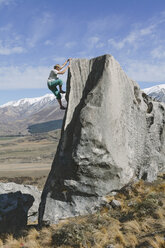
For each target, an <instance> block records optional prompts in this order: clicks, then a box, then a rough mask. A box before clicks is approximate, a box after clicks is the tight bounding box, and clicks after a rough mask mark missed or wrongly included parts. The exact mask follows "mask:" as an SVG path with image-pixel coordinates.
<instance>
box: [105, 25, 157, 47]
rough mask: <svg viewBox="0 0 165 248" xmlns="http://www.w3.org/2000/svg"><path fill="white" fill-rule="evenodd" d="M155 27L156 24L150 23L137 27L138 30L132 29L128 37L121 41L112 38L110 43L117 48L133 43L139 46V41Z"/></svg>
mask: <svg viewBox="0 0 165 248" xmlns="http://www.w3.org/2000/svg"><path fill="white" fill-rule="evenodd" d="M155 28H156V25H150V26H148V27H146V28H142V29H137V30H134V31H131V32H130V33H129V34H128V35H127V36H126V37H124V38H123V39H122V40H120V41H117V40H116V39H113V38H111V39H109V40H108V43H109V44H110V45H112V46H113V47H114V48H116V49H122V48H124V47H125V46H126V45H131V46H134V47H136V48H137V47H138V44H139V41H140V40H141V39H143V38H144V37H145V36H147V35H149V34H151V33H152V31H153V30H154V29H155Z"/></svg>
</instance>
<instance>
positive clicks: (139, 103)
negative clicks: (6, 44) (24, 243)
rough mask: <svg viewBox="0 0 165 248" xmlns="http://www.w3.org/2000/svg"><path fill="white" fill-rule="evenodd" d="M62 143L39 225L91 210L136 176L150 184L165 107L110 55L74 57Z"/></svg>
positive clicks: (164, 151) (164, 159)
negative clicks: (91, 57) (144, 90)
mask: <svg viewBox="0 0 165 248" xmlns="http://www.w3.org/2000/svg"><path fill="white" fill-rule="evenodd" d="M66 99H67V101H68V107H67V110H66V113H65V118H64V122H63V128H62V133H61V140H60V142H59V146H58V150H57V153H56V155H55V159H54V162H53V165H52V168H51V172H50V174H49V177H48V179H47V182H46V185H45V188H44V191H43V193H42V201H41V204H40V209H39V223H40V224H41V223H42V221H49V222H51V223H54V222H56V221H58V220H59V219H61V218H66V217H69V216H75V215H81V214H87V213H89V212H92V211H94V210H95V208H96V207H97V206H98V205H99V204H100V202H101V201H102V196H105V195H107V194H110V193H111V191H112V190H115V189H119V188H121V187H122V186H123V185H125V184H127V183H128V182H129V181H131V180H132V179H135V178H143V179H146V180H149V181H152V180H154V179H155V177H156V176H157V173H158V171H161V170H163V168H164V163H165V144H164V142H165V128H164V123H165V117H164V114H165V110H164V109H165V105H164V104H163V103H159V102H154V101H153V100H152V99H151V98H150V97H148V96H147V95H146V94H145V93H144V92H142V91H141V90H140V88H139V86H138V84H137V83H136V82H134V81H133V80H131V79H129V78H128V77H127V75H126V74H125V72H124V71H123V70H122V68H121V67H120V65H119V63H118V62H117V61H116V60H115V59H114V58H113V56H111V55H104V56H101V57H97V58H94V59H91V60H87V59H73V60H72V62H71V67H70V71H69V74H68V81H67V95H66Z"/></svg>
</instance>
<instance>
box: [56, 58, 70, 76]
mask: <svg viewBox="0 0 165 248" xmlns="http://www.w3.org/2000/svg"><path fill="white" fill-rule="evenodd" d="M68 61H69V65H68V66H67V67H66V68H65V69H64V70H63V71H58V72H57V74H64V73H65V72H66V70H67V69H68V68H69V67H70V59H68V60H67V61H66V62H65V63H66V64H67V62H68ZM65 63H64V64H65Z"/></svg>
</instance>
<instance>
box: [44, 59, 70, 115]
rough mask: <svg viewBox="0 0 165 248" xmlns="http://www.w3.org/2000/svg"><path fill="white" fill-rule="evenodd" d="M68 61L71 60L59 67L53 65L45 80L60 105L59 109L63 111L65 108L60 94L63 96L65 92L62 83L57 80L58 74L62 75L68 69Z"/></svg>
mask: <svg viewBox="0 0 165 248" xmlns="http://www.w3.org/2000/svg"><path fill="white" fill-rule="evenodd" d="M70 61H71V59H68V60H66V61H65V63H64V64H63V65H61V66H60V65H59V64H57V65H55V66H54V69H52V70H51V71H50V74H49V77H48V80H47V85H48V88H49V89H50V90H51V91H52V92H53V94H54V95H55V96H56V99H57V101H58V103H59V105H60V109H63V110H64V109H66V108H65V107H64V106H63V105H62V101H61V93H62V94H63V93H65V91H63V90H62V85H63V82H62V80H61V79H59V78H58V74H64V73H65V72H66V70H67V69H68V68H69V67H70ZM68 62H69V65H68V66H67V67H65V66H66V64H67V63H68ZM64 67H65V69H64V70H63V71H61V69H63V68H64ZM57 86H59V90H58V89H57Z"/></svg>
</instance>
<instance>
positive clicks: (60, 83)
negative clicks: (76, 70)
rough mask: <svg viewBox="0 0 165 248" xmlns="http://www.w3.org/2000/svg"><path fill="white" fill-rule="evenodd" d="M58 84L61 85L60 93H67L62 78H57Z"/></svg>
mask: <svg viewBox="0 0 165 248" xmlns="http://www.w3.org/2000/svg"><path fill="white" fill-rule="evenodd" d="M56 83H57V85H58V86H59V90H60V93H62V94H63V93H65V91H64V90H63V89H62V85H63V82H62V80H61V79H57V80H56Z"/></svg>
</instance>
